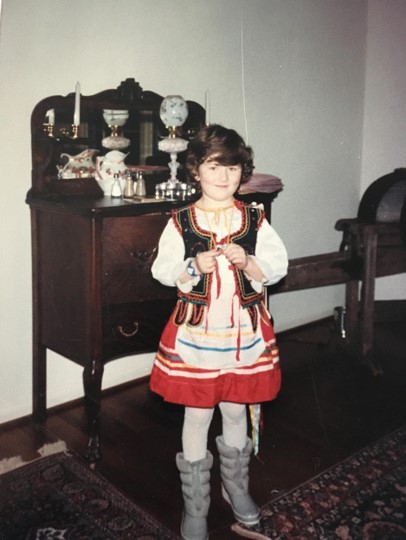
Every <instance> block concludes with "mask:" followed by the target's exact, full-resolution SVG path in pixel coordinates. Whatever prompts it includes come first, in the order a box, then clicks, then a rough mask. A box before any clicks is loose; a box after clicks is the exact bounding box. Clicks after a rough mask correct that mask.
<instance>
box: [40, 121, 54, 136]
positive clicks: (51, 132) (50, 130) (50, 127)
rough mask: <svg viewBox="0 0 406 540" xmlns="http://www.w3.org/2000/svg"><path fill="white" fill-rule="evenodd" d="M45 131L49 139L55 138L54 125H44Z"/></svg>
mask: <svg viewBox="0 0 406 540" xmlns="http://www.w3.org/2000/svg"><path fill="white" fill-rule="evenodd" d="M43 126H44V131H46V134H47V135H48V137H52V138H53V137H54V124H46V123H45V124H43Z"/></svg>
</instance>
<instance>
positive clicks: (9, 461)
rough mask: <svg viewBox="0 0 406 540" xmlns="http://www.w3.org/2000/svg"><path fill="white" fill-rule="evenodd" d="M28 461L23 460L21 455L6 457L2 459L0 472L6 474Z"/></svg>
mask: <svg viewBox="0 0 406 540" xmlns="http://www.w3.org/2000/svg"><path fill="white" fill-rule="evenodd" d="M25 464H26V462H25V461H23V459H22V457H21V456H13V457H10V458H4V459H2V460H0V474H4V473H6V472H8V471H12V470H14V469H17V468H18V467H21V465H25Z"/></svg>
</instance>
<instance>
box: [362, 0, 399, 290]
mask: <svg viewBox="0 0 406 540" xmlns="http://www.w3.org/2000/svg"><path fill="white" fill-rule="evenodd" d="M367 36H368V41H367V43H368V46H367V61H366V77H365V108H364V111H365V114H364V126H363V152H362V155H363V157H362V170H361V182H360V190H361V193H363V192H364V191H365V190H366V188H367V187H368V186H369V184H371V182H372V181H374V180H376V179H378V178H380V177H381V176H384V175H385V174H388V173H390V172H392V171H394V170H395V169H397V168H399V167H406V2H405V1H404V0H369V7H368V34H367ZM376 298H377V299H379V300H381V299H400V298H403V299H405V298H406V274H400V275H396V276H391V277H386V278H380V279H378V280H377V283H376Z"/></svg>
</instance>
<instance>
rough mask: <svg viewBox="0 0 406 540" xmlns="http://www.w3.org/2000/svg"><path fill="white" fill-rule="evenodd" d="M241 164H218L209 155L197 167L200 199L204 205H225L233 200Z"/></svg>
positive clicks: (239, 177)
mask: <svg viewBox="0 0 406 540" xmlns="http://www.w3.org/2000/svg"><path fill="white" fill-rule="evenodd" d="M241 173H242V168H241V165H239V164H238V165H220V163H218V161H216V156H209V157H208V158H207V159H206V160H205V161H203V163H202V164H201V165H200V166H199V168H198V179H199V180H200V185H201V188H202V201H203V202H204V203H205V205H206V206H212V207H214V206H227V205H229V204H231V202H232V201H233V195H234V193H235V192H236V191H237V189H238V186H239V184H240V180H241Z"/></svg>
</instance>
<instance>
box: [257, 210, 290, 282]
mask: <svg viewBox="0 0 406 540" xmlns="http://www.w3.org/2000/svg"><path fill="white" fill-rule="evenodd" d="M254 258H255V261H256V263H257V265H258V266H259V268H260V269H261V271H262V273H263V274H264V276H265V280H264V281H263V282H262V283H261V285H273V284H274V283H277V282H278V281H280V280H281V279H282V278H283V277H284V276H286V274H287V273H288V263H289V261H288V254H287V251H286V248H285V245H284V243H283V242H282V240H281V238H280V237H279V235H278V233H277V232H276V231H275V229H274V228H273V227H272V226H271V225H270V223H269V221H267V220H266V219H264V220H263V222H262V224H261V227H260V228H259V231H258V235H257V245H256V250H255V257H254ZM254 283H255V282H253V283H252V285H254ZM258 285H259V284H258Z"/></svg>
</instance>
